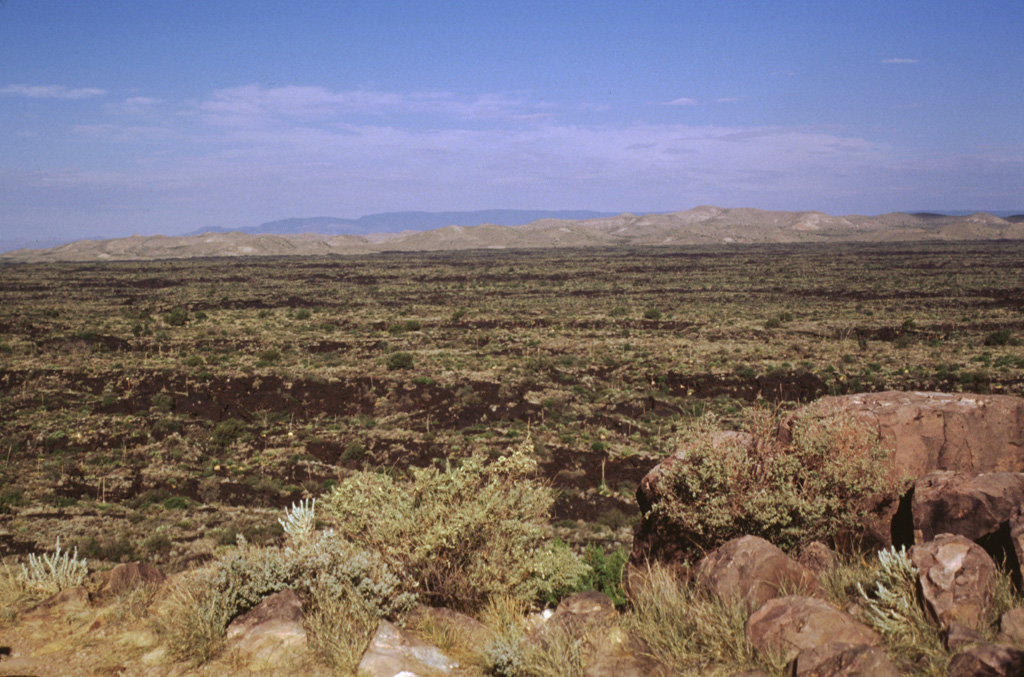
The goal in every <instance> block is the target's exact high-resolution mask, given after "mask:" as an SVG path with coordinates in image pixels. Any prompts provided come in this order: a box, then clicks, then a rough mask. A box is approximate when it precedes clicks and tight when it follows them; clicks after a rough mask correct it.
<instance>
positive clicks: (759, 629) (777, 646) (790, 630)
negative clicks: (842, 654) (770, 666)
mask: <svg viewBox="0 0 1024 677" xmlns="http://www.w3.org/2000/svg"><path fill="white" fill-rule="evenodd" d="M745 630H746V634H747V639H748V640H749V641H750V643H751V644H753V645H754V647H755V648H756V649H757V650H758V651H762V652H765V651H778V652H780V653H781V654H782V655H783V656H784V658H785V660H787V661H790V660H793V659H794V658H796V657H797V656H798V655H799V654H800V652H802V651H806V650H808V649H814V648H816V647H819V646H821V645H823V644H828V643H830V642H840V643H843V644H867V645H869V646H878V645H879V644H881V638H880V637H879V636H878V634H877V633H876V632H875V631H874V630H872V629H871V628H869V627H868V626H866V625H864V624H863V623H861V622H860V621H858V620H857V619H855V618H854V617H853V616H851V615H849V614H847V613H844V612H842V611H840V610H839V609H836V608H835V607H834V606H832V605H831V604H829V603H828V602H826V601H824V600H821V599H817V598H814V597H800V596H789V597H777V598H775V599H770V600H768V601H767V602H765V604H764V606H762V607H761V608H760V609H758V610H757V611H755V612H754V613H753V614H752V615H751V616H750V618H749V619H747V623H746V627H745Z"/></svg>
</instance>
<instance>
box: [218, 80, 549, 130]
mask: <svg viewBox="0 0 1024 677" xmlns="http://www.w3.org/2000/svg"><path fill="white" fill-rule="evenodd" d="M554 108H555V107H554V106H553V105H551V104H546V103H543V102H534V101H528V100H526V99H523V98H514V97H509V96H507V95H504V94H494V93H490V94H481V95H477V96H474V97H458V96H456V95H455V94H452V93H451V92H412V93H399V92H384V91H372V90H346V91H338V92H335V91H331V90H328V89H326V88H325V87H319V86H284V87H272V88H268V87H260V86H257V85H245V86H242V87H231V88H227V89H222V90H219V91H217V92H214V95H213V97H212V98H210V99H208V100H207V101H204V102H202V103H200V104H198V109H199V111H200V112H201V113H202V115H203V116H204V117H205V119H206V120H207V121H208V122H211V123H214V124H218V125H222V126H228V127H261V128H262V127H266V126H268V125H272V124H274V123H285V124H291V123H294V122H295V121H315V120H330V119H332V118H340V117H346V116H352V115H369V116H383V115H389V114H398V113H416V114H432V115H442V116H447V117H451V118H457V119H462V120H501V119H506V120H516V119H519V120H528V119H535V118H537V117H541V116H545V115H550V114H551V113H552V111H553V110H554Z"/></svg>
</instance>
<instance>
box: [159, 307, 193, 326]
mask: <svg viewBox="0 0 1024 677" xmlns="http://www.w3.org/2000/svg"><path fill="white" fill-rule="evenodd" d="M164 322H166V323H167V324H169V325H171V326H172V327H183V326H184V325H185V324H186V323H187V322H188V311H187V310H185V309H184V308H182V307H181V306H175V307H174V308H172V309H171V312H169V313H167V314H166V315H164Z"/></svg>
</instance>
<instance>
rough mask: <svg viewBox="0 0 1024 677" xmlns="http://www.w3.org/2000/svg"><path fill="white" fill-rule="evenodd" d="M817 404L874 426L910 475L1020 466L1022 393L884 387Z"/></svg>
mask: <svg viewBox="0 0 1024 677" xmlns="http://www.w3.org/2000/svg"><path fill="white" fill-rule="evenodd" d="M821 404H822V405H824V406H829V407H834V408H835V409H837V410H839V411H845V412H847V413H849V414H850V415H852V416H853V417H854V418H856V419H857V420H859V421H863V422H865V423H867V424H870V425H871V426H873V427H874V428H875V429H876V430H878V435H879V437H880V438H881V440H882V443H883V444H885V445H886V446H887V447H888V448H889V449H890V450H891V451H892V454H893V459H894V460H895V462H896V468H897V470H898V471H899V472H900V473H902V474H904V475H906V476H909V477H912V478H914V477H920V476H921V475H924V474H926V473H929V472H931V471H933V470H958V471H963V472H1000V471H1011V472H1022V471H1024V398H1020V397H1015V396H1013V395H971V394H966V393H932V392H899V391H888V392H883V393H862V394H857V395H843V396H839V397H823V398H822V399H821ZM799 417H800V412H799V411H798V412H796V413H795V414H794V416H793V417H791V419H790V425H792V422H793V421H794V420H799ZM783 434H785V431H783Z"/></svg>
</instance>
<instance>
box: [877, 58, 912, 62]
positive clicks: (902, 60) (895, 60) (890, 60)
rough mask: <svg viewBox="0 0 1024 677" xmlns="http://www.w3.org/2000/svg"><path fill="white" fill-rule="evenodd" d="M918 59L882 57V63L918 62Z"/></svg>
mask: <svg viewBox="0 0 1024 677" xmlns="http://www.w3.org/2000/svg"><path fill="white" fill-rule="evenodd" d="M917 62H918V60H917V59H900V58H895V59H882V63H917Z"/></svg>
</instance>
